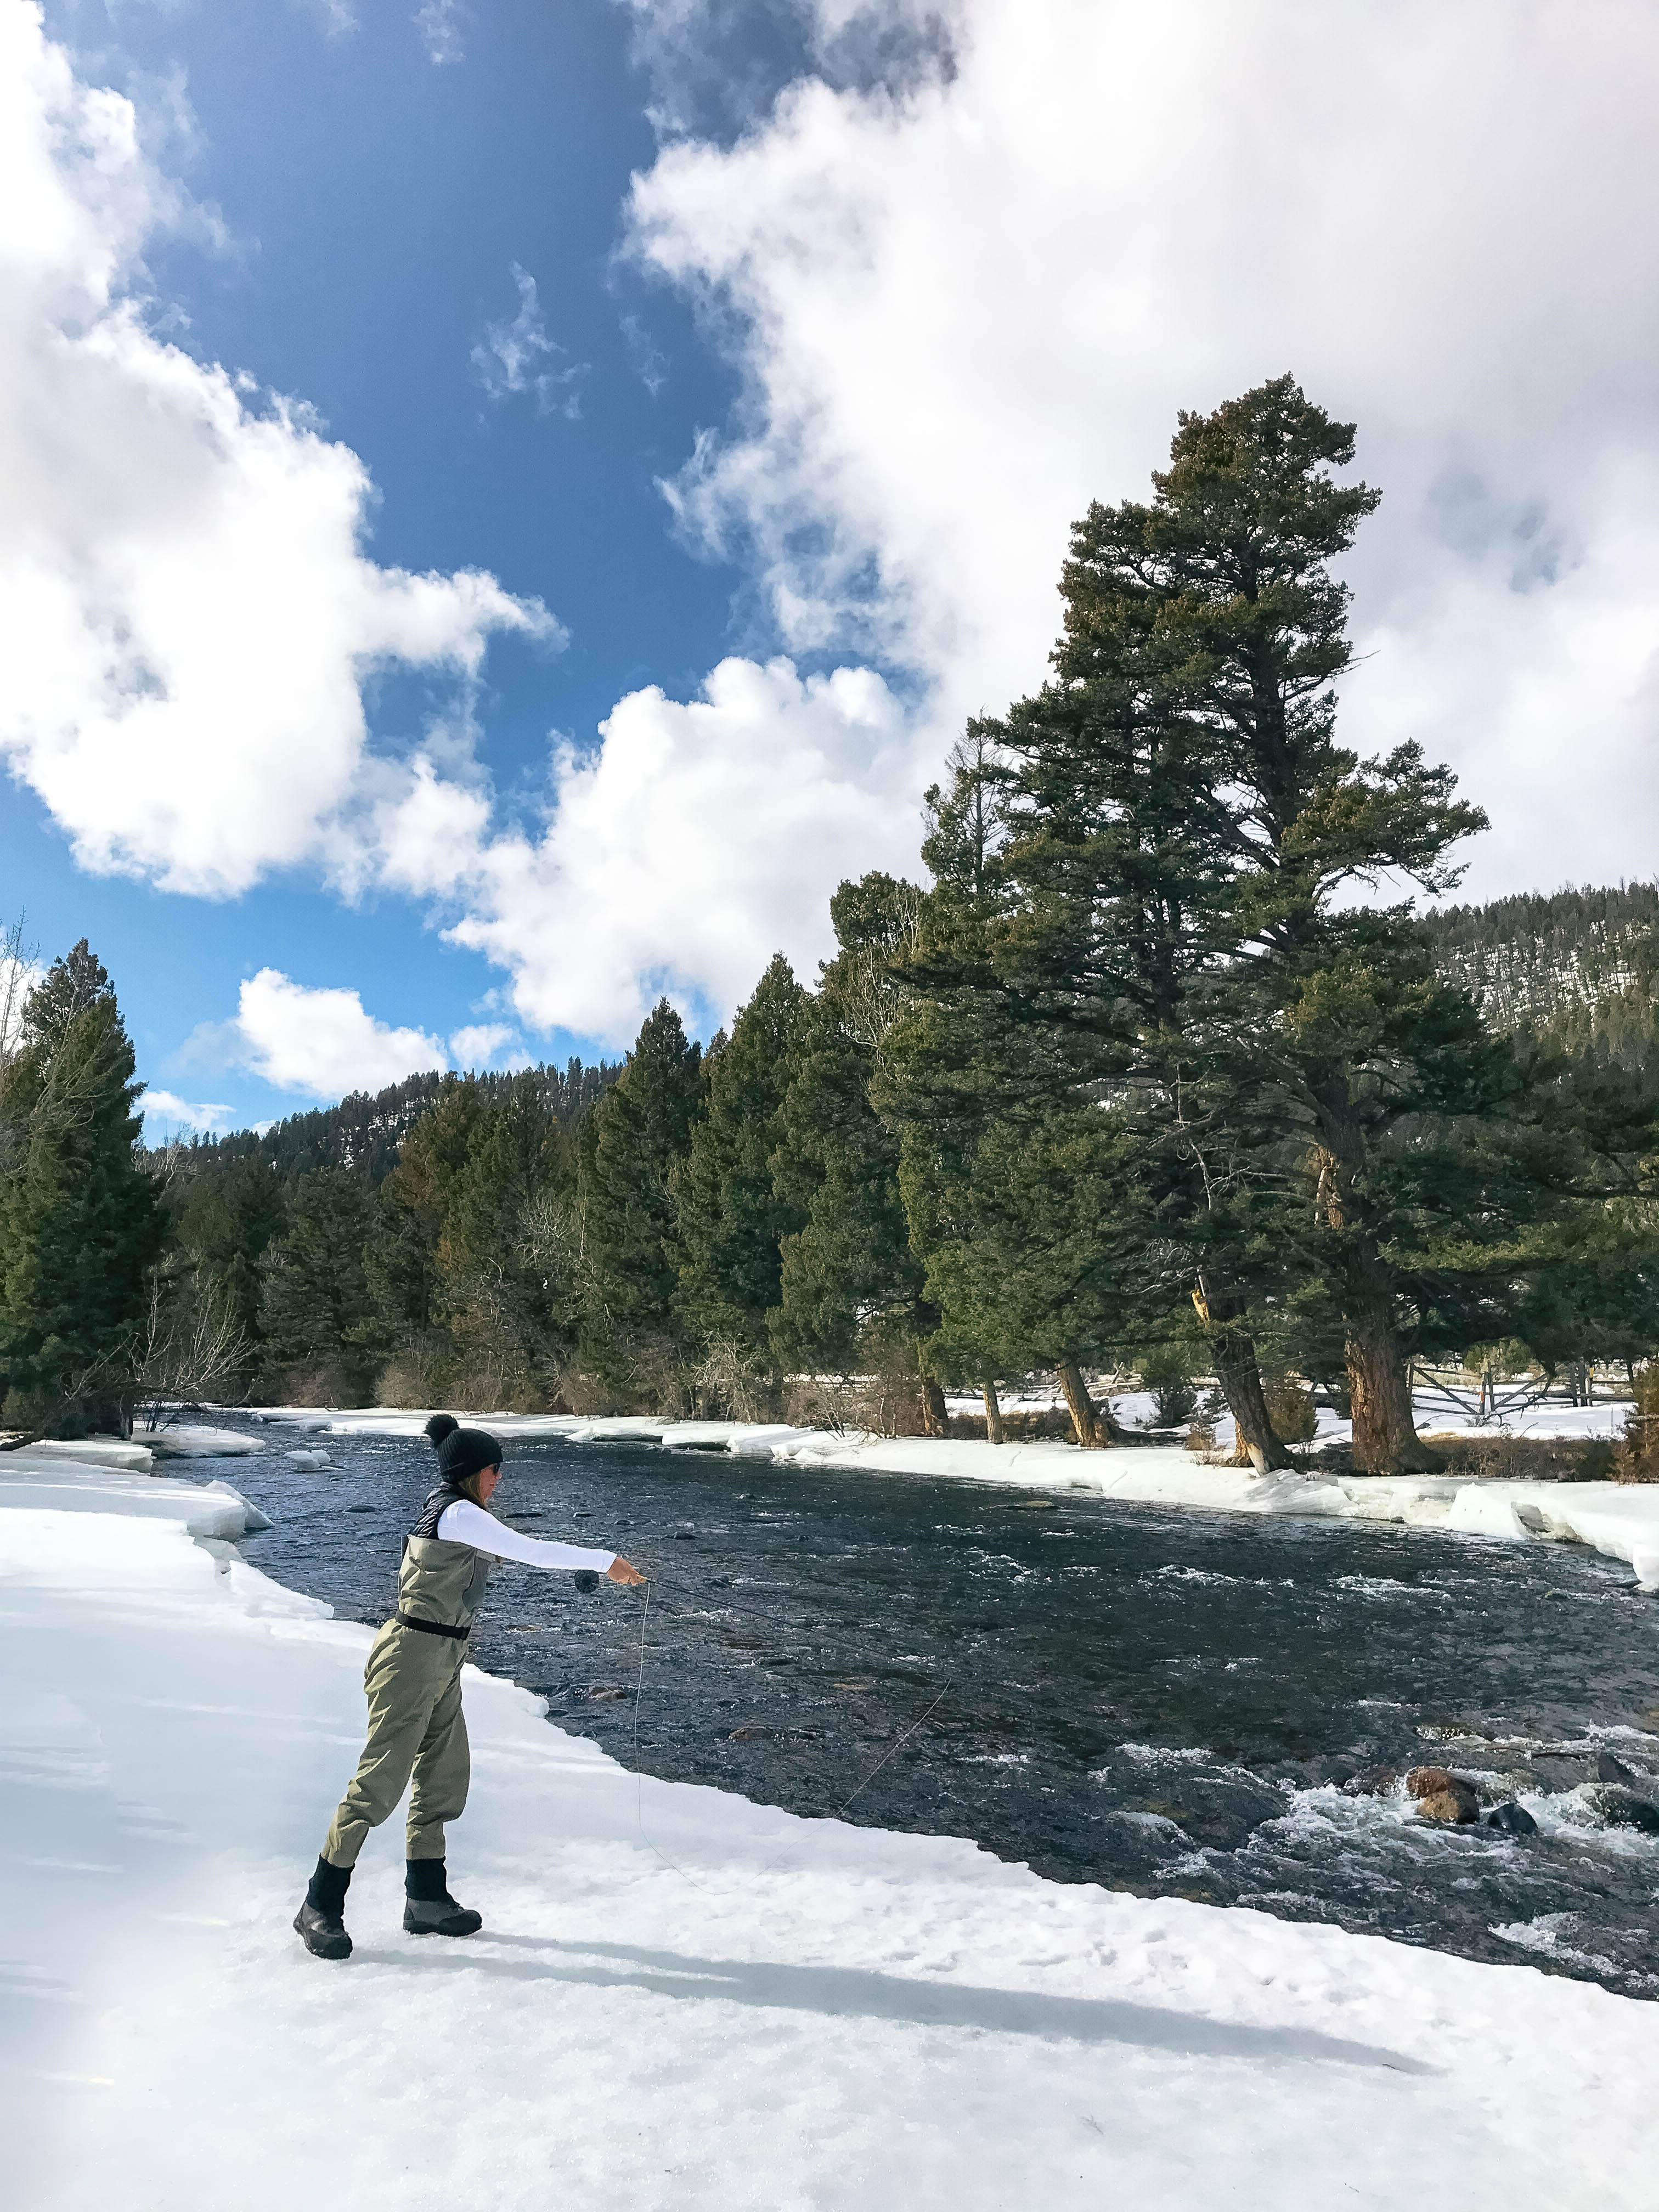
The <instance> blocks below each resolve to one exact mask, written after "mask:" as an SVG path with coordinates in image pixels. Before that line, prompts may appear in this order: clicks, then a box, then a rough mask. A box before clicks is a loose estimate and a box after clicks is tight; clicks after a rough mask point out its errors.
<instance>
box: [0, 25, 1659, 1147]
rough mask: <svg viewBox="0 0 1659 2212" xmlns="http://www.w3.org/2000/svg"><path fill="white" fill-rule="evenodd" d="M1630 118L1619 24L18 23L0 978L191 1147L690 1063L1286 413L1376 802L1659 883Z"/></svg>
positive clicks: (1655, 598)
mask: <svg viewBox="0 0 1659 2212" xmlns="http://www.w3.org/2000/svg"><path fill="white" fill-rule="evenodd" d="M1333 85H1340V86H1341V87H1342V88H1344V90H1343V96H1342V97H1341V98H1340V99H1338V100H1333V98H1332V96H1331V88H1332V86H1333ZM1656 94H1659V28H1656V23H1655V20H1654V18H1653V16H1652V14H1651V11H1650V9H1646V8H1645V7H1644V6H1640V5H1638V4H1635V0H1630V4H1626V0H1608V4H1607V6H1606V7H1605V8H1604V9H1599V10H1598V11H1597V12H1596V15H1595V35H1594V36H1589V35H1587V34H1586V33H1585V32H1584V30H1583V16H1582V14H1581V13H1580V12H1579V11H1577V10H1576V9H1573V8H1572V7H1571V6H1569V5H1566V4H1556V0H1542V4H1541V5H1540V6H1539V7H1537V8H1535V9H1528V10H1526V11H1516V10H1515V9H1513V8H1512V7H1510V6H1507V5H1505V4H1503V0H1470V4H1469V5H1468V7H1467V8H1465V9H1459V10H1455V11H1446V10H1444V9H1439V8H1437V7H1433V6H1430V5H1428V4H1426V3H1425V4H1420V5H1419V4H1416V0H1404V4H1396V0H1355V4H1354V5H1353V6H1352V7H1351V8H1348V9H1343V10H1340V11H1320V12H1317V13H1314V14H1310V12H1309V11H1306V10H1304V9H1300V8H1299V7H1297V6H1296V5H1293V4H1291V0H1244V4H1243V5H1240V4H1237V0H1170V4H1169V5H1168V6H1166V7H1164V8H1160V9H1157V10H1148V9H1146V8H1145V7H1144V5H1139V4H1136V0H1045V4H1044V5H1043V6H1042V7H1041V8H1038V9H1032V8H1031V7H1030V4H1029V0H567V4H559V5H553V6H550V5H547V4H545V0H543V4H532V0H262V4H254V0H47V4H46V6H45V8H44V10H43V21H42V20H41V16H40V15H37V12H36V11H35V10H34V9H32V8H31V7H30V6H29V5H28V4H27V0H0V103H3V107H0V286H3V288H4V305H5V306H6V309H7V312H6V313H5V315H4V316H3V317H0V459H6V457H8V456H9V459H6V465H7V467H8V469H9V473H10V476H11V477H12V480H13V484H14V489H15V497H14V498H13V499H12V500H11V501H9V515H6V516H0V753H3V755H4V757H5V760H6V763H7V765H8V766H9V769H10V776H9V780H8V781H4V782H3V783H0V808H3V816H0V842H3V851H4V854H5V858H6V862H7V866H6V869H5V887H6V888H5V896H4V899H3V902H0V912H3V914H7V915H15V914H16V913H17V912H19V911H24V912H26V913H27V921H28V927H29V932H30V934H31V935H32V937H33V939H35V940H36V941H37V942H38V944H39V945H40V949H41V951H42V952H43V954H44V955H46V957H50V956H51V955H52V953H54V952H56V951H61V950H62V949H63V948H64V946H65V945H68V944H70V943H71V942H72V941H73V940H74V939H76V938H78V937H81V936H82V935H85V936H87V937H88V938H90V939H91V940H92V942H93V944H94V947H95V948H96V949H97V950H98V951H100V954H101V955H102V957H104V958H105V960H106V963H107V964H108V965H109V967H110V968H111V969H112V973H113V975H114V977H115V980H116V982H117V986H118V991H119V994H120V998H121V1002H122V1005H123V1007H124V1009H125V1012H126V1015H127V1018H128V1021H129V1024H130V1026H131V1030H132V1032H133V1035H134V1037H135V1041H136V1042H137V1047H138V1050H139V1055H140V1063H141V1072H142V1073H143V1075H144V1077H145V1078H146V1079H147V1080H148V1081H149V1083H150V1084H151V1085H152V1086H153V1087H154V1088H155V1091H156V1093H157V1095H158V1096H159V1097H162V1098H163V1099H164V1100H165V1101H166V1102H167V1105H166V1113H167V1115H172V1116H173V1118H174V1119H179V1118H182V1117H187V1116H188V1115H189V1114H190V1113H191V1112H195V1113H197V1115H198V1117H199V1118H201V1119H203V1120H204V1121H209V1120H212V1119H215V1118H216V1119H218V1120H219V1121H224V1120H226V1119H227V1118H228V1119H229V1120H230V1121H234V1122H243V1121H254V1120H264V1119H267V1118H270V1117H271V1116H273V1115H279V1114H282V1113H283V1112H287V1111H291V1110H294V1109H296V1108H300V1107H303V1106H305V1105H307V1104H309V1103H314V1102H315V1101H316V1100H317V1099H318V1098H321V1097H329V1096H334V1095H337V1094H338V1092H339V1091H341V1090H343V1089H344V1088H347V1087H356V1086H357V1085H367V1086H368V1087H378V1085H379V1084H380V1083H382V1082H384V1081H386V1080H389V1079H392V1077H393V1076H394V1075H396V1074H398V1073H403V1072H406V1071H407V1070H408V1069H409V1068H410V1067H413V1066H422V1065H431V1064H433V1062H434V1061H435V1060H439V1059H441V1060H445V1061H447V1062H448V1063H450V1064H464V1063H467V1062H471V1061H477V1062H479V1063H481V1064H482V1063H483V1062H485V1061H489V1063H491V1064H495V1065H501V1064H508V1063H510V1062H512V1061H513V1060H514V1059H518V1058H522V1057H524V1056H525V1055H526V1054H529V1055H533V1056H535V1057H538V1058H540V1057H544V1056H545V1057H551V1058H556V1059H562V1058H563V1057H564V1056H565V1055H566V1054H568V1053H569V1052H571V1051H580V1053H582V1054H583V1055H584V1056H586V1057H590V1058H591V1057H592V1056H594V1055H595V1054H598V1053H599V1052H607V1053H611V1054H615V1053H617V1052H619V1051H620V1050H621V1049H623V1048H624V1047H625V1046H626V1044H627V1042H628V1041H629V1038H630V1037H631V1036H632V1035H633V1034H634V1031H635V1029H636V1028H637V1024H638V1021H639V1019H640V1018H641V1013H642V1012H643V1011H644V1010H645V1009H646V1008H647V1007H648V1006H649V1005H650V1004H651V1003H652V1001H653V999H654V997H655V996H656V994H658V992H659V991H662V990H666V991H667V992H669V993H670V994H671V996H672V997H673V998H674V999H675V1000H676V1002H677V1003H678V1004H679V1005H680V1006H681V1007H682V1008H683V1010H684V1012H685V1014H686V1017H687V1018H688V1020H689V1021H690V1024H692V1026H693V1027H694V1028H696V1029H698V1030H701V1031H702V1033H704V1034H707V1033H708V1031H709V1030H710V1029H711V1028H712V1027H713V1026H714V1024H716V1023H717V1022H719V1021H720V1020H723V1019H726V1018H729V1016H730V1014H731V1012H732V1010H733V1008H734V1007H735V1006H736V1005H737V1004H738V1002H739V1001H740V1000H741V999H742V998H743V996H744V994H746V991H747V989H748V987H749V986H750V983H751V982H752V981H753V980H754V978H755V977H756V976H757V975H758V973H759V972H760V969H761V968H762V967H763V964H764V962H765V960H766V958H767V957H769V954H770V952H771V951H774V950H775V949H777V948H778V947H779V946H781V947H783V949H785V950H786V951H787V952H788V953H789V955H790V957H791V958H792V959H793V961H794V962H795V963H796V965H797V967H798V969H799V970H800V972H802V973H803V974H804V975H806V976H808V977H810V976H811V973H812V971H813V964H814V963H815V961H816V960H817V958H818V957H821V956H822V955H823V952H824V951H826V950H827V949H828V947H827V942H826V938H827V930H826V923H825V908H826V902H827V899H828V896H829V892H830V891H831V890H833V889H834V887H835V884H836V882H837V881H838V880H840V878H842V876H844V875H846V874H849V873H857V872H862V870H863V869H865V868H866V867H871V866H884V867H890V868H893V869H896V870H906V869H908V870H909V871H911V872H915V867H916V866H917V863H916V858H915V854H916V847H917V842H918V832H919V808H920V800H921V791H922V788H923V787H924V786H925V785H926V783H927V782H928V781H931V780H932V779H933V777H934V776H935V775H937V774H938V773H939V764H940V763H941V761H942V759H943V757H944V755H945V750H946V749H947V748H948V745H949V744H950V743H951V738H952V737H953V736H954V735H955V733H956V732H957V731H958V730H959V729H960V727H961V726H962V722H963V719H964V717H965V716H966V715H969V714H973V713H975V712H978V711H981V710H983V709H987V708H988V709H991V710H995V709H997V708H1000V707H1001V706H1002V705H1003V704H1005V703H1006V701H1007V700H1008V699H1009V698H1010V697H1012V696H1017V695H1018V693H1020V692H1021V691H1024V690H1028V689H1030V688H1031V686H1033V685H1034V684H1036V683H1037V682H1040V681H1041V680H1042V673H1043V663H1044V656H1045V653H1046V651H1047V647H1048V643H1049V641H1050V639H1051V636H1052V632H1053V628H1054V613H1055V600H1054V580H1055V577H1056V574H1057V572H1058V567H1059V562H1060V558H1061V556H1062V555H1063V552H1064V550H1065V543H1066V526H1067V525H1068V523H1069V521H1070V520H1072V519H1073V517H1074V516H1076V515H1077V514H1078V513H1080V512H1081V511H1082V510H1083V508H1084V507H1085V506H1086V504H1087V502H1088V501H1089V500H1090V499H1091V498H1095V497H1100V498H1119V497H1122V496H1126V495H1139V494H1140V493H1142V492H1144V490H1145V489H1146V478H1147V473H1148V471H1150V470H1151V469H1152V468H1153V467H1156V466H1157V465H1158V463H1159V460H1160V459H1161V458H1162V455H1163V453H1164V451H1165V449H1166V448H1167V442H1168V439H1169V436H1170V431H1171V429H1172V428H1173V422H1174V416H1175V414H1176V410H1177V408H1179V407H1182V406H1205V407H1207V406H1212V405H1214V404H1216V403H1217V402H1218V401H1219V400H1220V399H1222V398H1226V397H1227V396H1229V394H1230V393H1231V392H1236V391H1238V390H1241V389H1243V387H1244V386H1246V385H1248V384H1250V383H1254V382H1256V381H1259V380H1261V378H1263V377H1265V376H1268V375H1273V374H1278V373H1279V372H1281V371H1282V370H1283V369H1284V368H1286V367H1287V366H1288V367H1291V368H1294V369H1295V371H1296V372H1297V374H1298V375H1299V376H1300V377H1301V378H1302V380H1303V381H1304V385H1305V386H1307V388H1308V389H1309V390H1310V392H1312V393H1313V395H1314V396H1315V397H1316V398H1320V399H1321V400H1322V402H1323V403H1324V404H1327V405H1328V406H1330V407H1332V408H1333V410H1335V411H1338V412H1340V413H1343V414H1346V415H1350V416H1352V417H1354V418H1355V419H1356V420H1357V421H1358V424H1359V437H1360V465H1361V466H1362V468H1363V470H1364V474H1365V475H1366V477H1367V478H1368V479H1369V480H1370V481H1373V482H1376V483H1381V485H1382V486H1383V490H1384V494H1385V497H1384V501H1383V508H1382V510H1381V512H1380V513H1379V516H1378V518H1377V520H1376V522H1375V523H1373V524H1371V525H1370V526H1368V529H1367V532H1366V534H1365V536H1364V538H1363V539H1362V542H1361V544H1360V546H1359V547H1358V550H1357V551H1356V554H1355V556H1353V559H1352V562H1351V563H1350V569H1349V574H1350V580H1351V582H1352V586H1353V590H1354V628H1355V632H1356V637H1357V641H1358V645H1359V647H1360V651H1361V654H1362V659H1361V663H1360V667H1359V671H1358V675H1357V676H1356V678H1354V680H1353V681H1352V684H1351V685H1350V687H1349V692H1348V695H1347V696H1346V698H1345V702H1344V712H1345V718H1346V726H1347V728H1348V730H1349V732H1350V733H1351V736H1352V740H1353V741H1354V742H1355V743H1356V744H1359V745H1361V746H1362V747H1364V748H1370V747H1371V746H1373V745H1381V744H1392V743H1395V742H1398V741H1399V739H1400V738H1402V737H1407V736H1410V737H1415V738H1420V739H1421V740H1422V741H1423V742H1424V744H1425V745H1426V746H1427V747H1428V749H1429V750H1430V751H1431V754H1432V755H1433V756H1434V757H1443V758H1447V759H1449V760H1450V761H1451V763H1452V764H1453V765H1454V766H1455V768H1456V769H1457V770H1458V772H1459V774H1460V775H1461V776H1462V778H1463V781H1464V784H1465V787H1466V788H1467V789H1468V791H1469V793H1470V795H1472V796H1473V797H1474V798H1476V799H1479V800H1480V802H1481V803H1482V804H1484V805H1486V806H1487V808H1488V809H1489V811H1491V813H1492V817H1493V828H1492V831H1491V832H1490V833H1489V835H1488V836H1486V838H1484V839H1482V840H1481V841H1480V843H1479V845H1478V846H1477V847H1476V848H1474V850H1473V851H1472V853H1471V855H1470V859H1471V869H1470V875H1469V879H1468V884H1469V890H1470V891H1471V892H1472V893H1474V895H1477V896H1487V895H1492V894H1494V893H1497V892H1500V891H1505V890H1516V889H1522V888H1534V887H1541V888H1546V889H1547V888H1550V887H1553V885H1554V884H1559V883H1560V882H1563V881H1565V880H1583V881H1594V880H1607V879H1609V878H1617V877H1619V876H1621V875H1623V876H1637V875H1648V874H1651V872H1652V871H1653V865H1654V863H1653V853H1654V844H1655V835H1656V831H1659V800H1656V793H1655V784H1654V779H1653V776H1652V772H1651V769H1652V744H1653V738H1654V735H1655V732H1656V722H1659V618H1656V614H1655V609H1656V606H1659V592H1656V589H1655V586H1656V584H1659V398H1656V393H1655V391H1654V388H1653V386H1652V382H1651V378H1650V374H1649V372H1648V369H1647V367H1646V364H1648V363H1650V362H1651V360H1652V359H1653V357H1654V355H1655V352H1656V348H1659V304H1656V295H1655V292H1654V288H1653V287H1652V286H1651V285H1650V283H1647V282H1646V281H1645V279H1644V271H1645V270H1646V268H1647V266H1648V263H1649V260H1650V239H1651V236H1652V234H1653V229H1654V227H1655V222H1656V218H1659V177H1656V165H1655V164H1654V162H1653V161H1652V158H1651V154H1650V149H1649V140H1650V115H1651V112H1652V109H1653V105H1654V101H1655V97H1656ZM221 371H222V372H223V373H222V374H221ZM602 729H603V730H604V731H605V732H607V734H605V735H604V736H602V734H601V732H602ZM210 1108H212V1109H218V1111H217V1115H211V1114H210V1113H209V1111H208V1109H210ZM162 1118H163V1117H162V1115H157V1117H156V1120H157V1123H158V1126H159V1124H160V1122H161V1119H162Z"/></svg>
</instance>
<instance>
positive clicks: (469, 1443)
mask: <svg viewBox="0 0 1659 2212" xmlns="http://www.w3.org/2000/svg"><path fill="white" fill-rule="evenodd" d="M500 1465H501V1445H500V1444H499V1443H497V1442H496V1440H495V1437H492V1436H491V1435H490V1433H489V1430H488V1429H454V1430H452V1431H451V1432H450V1434H449V1435H448V1436H447V1437H445V1438H444V1440H443V1442H442V1443H441V1444H440V1445H439V1447H438V1472H439V1474H441V1476H442V1477H443V1479H444V1480H445V1481H446V1482H454V1483H461V1482H465V1481H466V1480H467V1479H468V1477H469V1476H471V1475H475V1474H483V1471H484V1469H485V1468H487V1467H499V1466H500Z"/></svg>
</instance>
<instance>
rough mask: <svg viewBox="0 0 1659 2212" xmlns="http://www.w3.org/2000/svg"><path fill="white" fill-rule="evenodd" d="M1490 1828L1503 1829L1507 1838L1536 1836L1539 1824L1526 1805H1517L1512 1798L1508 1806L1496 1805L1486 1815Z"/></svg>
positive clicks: (1487, 1824)
mask: <svg viewBox="0 0 1659 2212" xmlns="http://www.w3.org/2000/svg"><path fill="white" fill-rule="evenodd" d="M1486 1826H1488V1827H1489V1828H1501V1829H1502V1830H1503V1832H1504V1834H1505V1835H1506V1836H1535V1835H1536V1834H1537V1833H1538V1823H1537V1821H1536V1820H1534V1819H1533V1817H1532V1814H1530V1813H1529V1812H1528V1810H1527V1808H1526V1807H1525V1806H1524V1805H1517V1804H1516V1802H1515V1800H1514V1798H1513V1797H1511V1798H1510V1801H1509V1802H1508V1803H1507V1804H1506V1805H1494V1806H1493V1807H1492V1810H1491V1812H1490V1813H1488V1814H1487V1815H1486Z"/></svg>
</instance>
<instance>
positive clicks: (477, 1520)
mask: <svg viewBox="0 0 1659 2212" xmlns="http://www.w3.org/2000/svg"><path fill="white" fill-rule="evenodd" d="M438 1536H439V1541H441V1542H442V1543H446V1544H471V1547H472V1548H473V1550H474V1551H475V1552H488V1553H489V1555H490V1557H491V1558H492V1559H517V1560H518V1561H519V1562H520V1565H524V1566H526V1567H564V1568H570V1567H587V1568H590V1569H592V1571H593V1572H594V1573H596V1574H601V1575H608V1574H610V1573H611V1569H612V1568H613V1567H615V1566H617V1565H623V1566H626V1565H627V1564H628V1562H627V1561H626V1560H625V1559H624V1560H621V1561H619V1560H618V1559H617V1554H616V1553H614V1552H589V1551H585V1550H583V1548H582V1547H581V1546H580V1545H579V1544H550V1543H549V1542H548V1541H546V1540H545V1538H544V1537H541V1536H521V1535H520V1534H519V1531H518V1530H517V1529H516V1528H507V1527H506V1526H505V1525H504V1524H503V1523H502V1522H500V1521H498V1520H497V1519H496V1518H495V1515H494V1514H493V1513H486V1512H485V1511H484V1510H483V1507H482V1506H481V1505H475V1504H473V1503H472V1502H471V1499H470V1498H457V1499H456V1501H455V1503H454V1504H453V1505H447V1506H446V1507H445V1508H444V1510H443V1515H442V1517H441V1520H440V1521H439V1522H438ZM630 1571H631V1570H630ZM614 1579H615V1580H617V1581H621V1580H622V1579H623V1578H622V1577H621V1576H617V1577H614Z"/></svg>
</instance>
